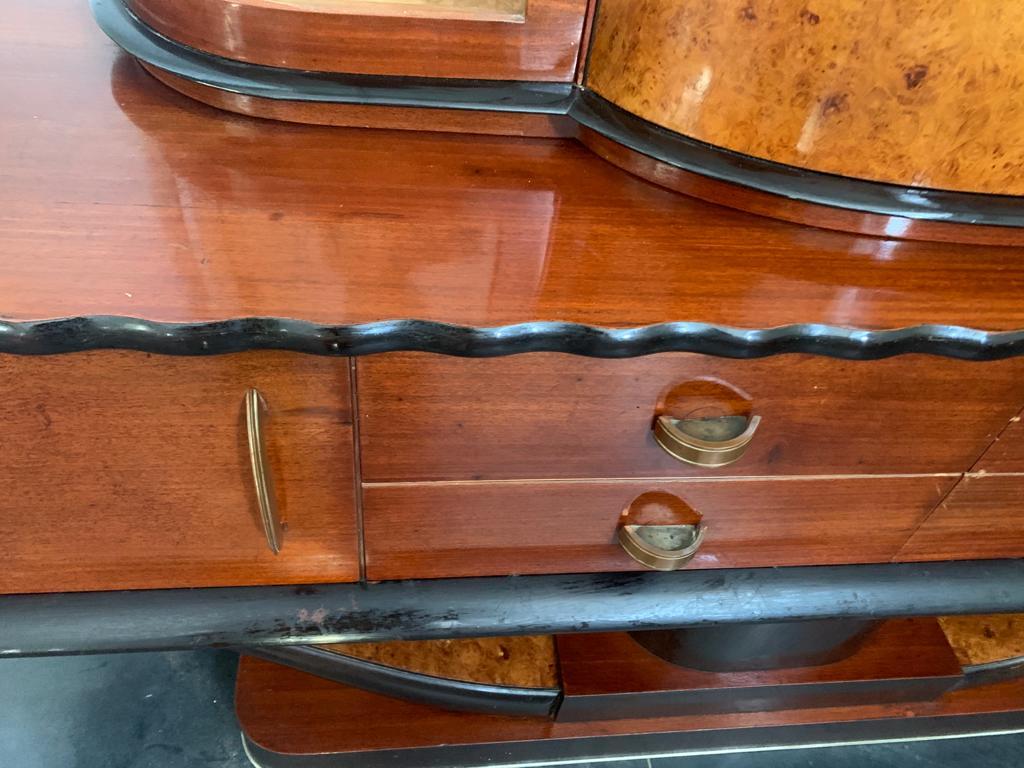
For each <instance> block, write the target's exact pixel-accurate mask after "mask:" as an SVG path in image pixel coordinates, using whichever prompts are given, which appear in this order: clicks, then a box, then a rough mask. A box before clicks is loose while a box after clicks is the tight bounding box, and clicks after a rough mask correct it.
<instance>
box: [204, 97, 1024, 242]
mask: <svg viewBox="0 0 1024 768" xmlns="http://www.w3.org/2000/svg"><path fill="white" fill-rule="evenodd" d="M199 98H201V97H199ZM201 100H205V99H201ZM210 103H215V102H212V101H211V102H210ZM227 108H228V109H230V107H227ZM236 111H243V112H244V111H245V110H244V109H243V110H236ZM314 122H315V121H314ZM578 138H579V140H580V141H581V142H583V144H584V145H585V146H587V147H589V148H590V149H591V150H593V151H594V152H595V153H596V154H597V155H599V156H600V157H602V158H604V159H605V160H607V161H608V162H610V163H614V164H615V165H617V166H618V167H619V168H622V169H623V170H626V171H629V172H630V173H633V174H636V175H637V176H639V177H640V178H642V179H646V180H647V181H650V182H653V183H654V184H657V185H659V186H662V187H665V188H667V189H671V190H674V191H676V192H681V193H683V194H685V195H692V196H693V197H698V198H700V199H701V200H707V201H708V202H711V203H716V204H718V205H725V206H728V207H730V208H736V209H738V210H741V211H749V212H751V213H756V214H758V215H761V216H769V217H771V218H773V219H782V220H783V221H791V222H794V223H796V224H806V225H808V226H812V227H821V228H823V229H835V230H839V231H841V232H852V233H857V234H861V235H871V236H874V237H897V238H905V239H908V240H932V241H935V242H940V243H975V244H982V245H985V244H988V245H1018V246H1019V245H1024V231H1022V230H1021V229H1019V228H1014V227H1000V226H987V225H982V224H954V223H951V222H948V221H941V220H939V221H931V220H928V219H911V218H907V217H905V216H895V215H883V214H875V213H865V212H862V211H856V210H852V209H846V208H838V207H835V206H829V205H822V204H815V203H809V202H805V201H801V200H795V199H793V198H790V197H785V196H783V195H775V194H771V193H769V192H762V191H760V190H757V189H753V188H752V187H744V186H740V185H739V184H730V183H727V182H724V181H717V180H716V179H712V178H711V177H709V176H703V175H701V174H699V173H693V172H690V171H685V170H683V169H681V168H677V167H675V166H672V165H669V164H668V163H664V162H661V161H660V160H655V159H654V158H653V157H650V156H648V155H644V154H641V153H639V152H635V151H633V150H632V149H630V148H629V147H625V146H623V145H622V144H619V143H618V142H615V141H612V140H611V139H608V138H606V137H605V136H602V135H601V134H599V133H597V132H596V131H593V130H590V129H589V128H585V127H580V129H579V132H578Z"/></svg>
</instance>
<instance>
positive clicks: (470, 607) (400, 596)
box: [0, 560, 1024, 658]
mask: <svg viewBox="0 0 1024 768" xmlns="http://www.w3.org/2000/svg"><path fill="white" fill-rule="evenodd" d="M1022 611H1024V560H982V561H975V562H946V563H902V564H885V565H843V566H813V567H810V566H804V567H794V568H745V569H723V570H709V571H700V570H693V571H676V572H673V573H655V572H645V573H613V574H609V573H599V574H581V575H562V576H508V577H489V578H468V579H467V578H462V579H435V580H426V581H385V582H379V583H372V584H360V583H356V584H324V585H312V586H301V587H294V586H293V587H233V588H209V589H171V590H142V591H127V592H91V593H90V592H83V593H70V594H41V595H8V596H5V597H0V658H5V657H12V656H39V655H55V654H69V653H93V652H95V653H105V652H113V651H148V650H163V649H188V648H197V647H202V646H221V647H223V646H275V645H310V644H324V643H350V642H376V641H381V640H429V639H435V638H454V637H488V636H505V635H538V634H552V633H557V632H612V631H620V630H628V631H634V630H646V629H671V628H673V627H688V626H707V625H712V624H730V623H747V622H769V621H797V620H801V619H825V618H888V617H894V616H943V615H954V614H985V613H1020V612H1022Z"/></svg>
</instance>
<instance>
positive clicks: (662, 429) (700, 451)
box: [654, 415, 761, 467]
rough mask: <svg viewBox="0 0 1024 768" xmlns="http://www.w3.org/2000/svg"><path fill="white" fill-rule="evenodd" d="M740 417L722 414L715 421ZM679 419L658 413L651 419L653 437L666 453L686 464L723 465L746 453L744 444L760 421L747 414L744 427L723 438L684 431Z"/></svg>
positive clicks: (752, 435) (751, 436) (747, 443)
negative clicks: (709, 438)
mask: <svg viewBox="0 0 1024 768" xmlns="http://www.w3.org/2000/svg"><path fill="white" fill-rule="evenodd" d="M737 418H742V417H725V419H721V420H709V421H717V422H719V423H728V420H731V419H737ZM682 424H683V422H682V421H681V420H679V419H673V418H672V417H671V416H664V415H662V416H659V417H658V419H657V421H655V422H654V439H655V440H656V441H657V443H658V445H660V446H661V447H662V448H663V449H664V450H665V452H666V453H667V454H669V455H670V456H672V457H673V458H676V459H679V461H685V462H686V463H687V464H696V465H697V466H699V467H724V466H725V465H726V464H732V463H733V462H734V461H736V460H737V459H739V458H740V457H741V456H742V455H743V454H744V453H746V450H747V446H749V445H750V441H751V440H753V439H754V433H755V432H757V428H758V426H759V425H760V424H761V417H760V416H751V417H750V419H749V420H748V421H747V425H746V428H745V429H744V430H743V431H742V432H741V433H740V434H738V435H736V436H735V437H730V438H728V439H725V440H708V439H705V438H700V437H696V436H694V435H691V434H688V433H687V432H686V431H684V430H683V429H682V427H681V425H682Z"/></svg>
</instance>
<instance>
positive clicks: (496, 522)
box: [363, 476, 1024, 579]
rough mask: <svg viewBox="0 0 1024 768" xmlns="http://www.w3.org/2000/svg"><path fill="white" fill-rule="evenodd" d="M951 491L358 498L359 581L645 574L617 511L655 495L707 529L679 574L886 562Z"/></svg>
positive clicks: (719, 485)
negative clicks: (620, 534) (686, 510)
mask: <svg viewBox="0 0 1024 768" xmlns="http://www.w3.org/2000/svg"><path fill="white" fill-rule="evenodd" d="M955 480H956V478H955V477H936V476H921V477H897V478H859V479H834V478H828V479H807V480H801V479H789V480H723V481H696V480H691V481H663V480H658V481H652V480H637V481H628V482H627V481H623V482H596V481H594V482H581V483H567V482H534V483H528V482H494V483H487V482H466V483H423V484H412V483H402V484H395V485H380V486H372V485H371V486H364V488H363V498H364V509H363V513H364V530H365V537H366V572H367V576H368V578H370V579H406V578H443V577H452V576H485V575H504V574H526V573H585V572H586V573H589V572H602V571H635V570H643V569H644V566H642V565H640V564H639V563H637V562H636V561H634V560H633V559H632V558H630V557H629V556H628V555H627V554H626V553H625V552H624V551H623V550H622V548H621V547H620V546H619V544H618V543H617V541H616V538H615V535H616V530H617V526H618V524H619V517H620V515H621V514H622V512H623V510H624V509H625V508H626V507H627V506H628V505H629V504H630V502H631V501H633V500H634V499H635V498H636V497H638V496H640V495H641V494H643V493H646V492H648V491H653V490H658V491H663V492H668V493H671V494H674V495H676V496H678V497H679V498H681V499H682V500H683V501H684V502H686V504H688V505H689V506H690V507H691V508H692V509H693V510H695V511H696V512H698V513H699V514H700V515H702V516H703V521H704V523H705V524H706V525H707V533H706V535H705V538H704V543H703V545H702V546H701V548H700V550H699V551H698V552H697V555H696V557H694V559H693V560H692V561H690V563H689V564H688V565H687V566H686V567H687V568H733V567H760V566H777V565H823V564H833V563H869V562H886V561H888V560H890V559H891V558H892V557H893V556H894V555H895V554H896V553H897V551H898V550H899V548H900V546H901V545H902V544H903V542H905V541H906V540H907V538H908V537H909V536H910V535H911V533H913V531H914V529H915V528H916V527H917V526H918V525H920V524H921V522H922V521H923V520H924V519H925V516H926V515H927V514H928V512H930V511H931V510H932V509H933V508H934V507H935V505H936V504H937V503H938V502H939V501H940V500H941V499H942V497H943V495H944V494H945V493H946V492H947V491H948V490H949V488H950V487H952V485H953V483H954V482H955ZM640 522H646V521H640ZM659 522H662V523H664V522H665V521H659ZM683 522H689V521H683ZM957 543H958V542H956V541H954V542H952V544H951V546H955V545H956V544H957ZM959 543H961V544H962V542H959ZM1016 548H1017V550H1022V549H1024V546H1022V545H1021V544H1020V543H1017V544H1016Z"/></svg>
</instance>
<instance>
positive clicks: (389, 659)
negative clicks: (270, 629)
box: [321, 635, 559, 688]
mask: <svg viewBox="0 0 1024 768" xmlns="http://www.w3.org/2000/svg"><path fill="white" fill-rule="evenodd" d="M321 648H325V649H327V650H330V651H333V652H334V653H340V654H342V655H345V656H356V657H358V658H360V659H367V660H368V661H374V662H377V663H378V664H385V665H387V666H389V667H399V668H401V669H408V670H409V671H411V672H419V673H421V674H424V675H434V676H435V677H445V678H449V679H454V680H467V681H469V682H473V683H484V684H488V685H510V686H517V687H521V688H557V687H558V686H559V681H558V671H557V669H556V664H557V660H556V657H555V641H554V638H553V637H552V636H551V635H537V636H523V637H481V638H469V639H462V640H395V641H393V642H389V643H347V644H344V645H324V646H321Z"/></svg>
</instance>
